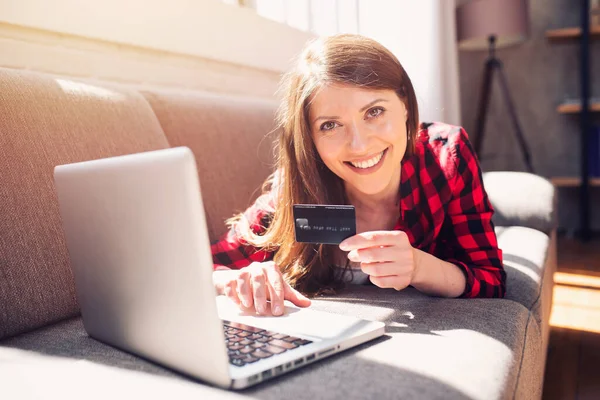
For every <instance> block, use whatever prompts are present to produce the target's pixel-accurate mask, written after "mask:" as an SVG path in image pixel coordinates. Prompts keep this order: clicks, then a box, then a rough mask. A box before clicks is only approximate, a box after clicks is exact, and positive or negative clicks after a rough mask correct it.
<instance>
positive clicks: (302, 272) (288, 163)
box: [228, 34, 419, 294]
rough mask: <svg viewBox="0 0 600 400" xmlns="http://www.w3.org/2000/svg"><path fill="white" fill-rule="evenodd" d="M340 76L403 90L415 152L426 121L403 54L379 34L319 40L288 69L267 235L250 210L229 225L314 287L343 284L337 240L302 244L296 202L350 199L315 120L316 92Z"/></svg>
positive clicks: (300, 283)
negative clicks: (322, 150) (314, 132)
mask: <svg viewBox="0 0 600 400" xmlns="http://www.w3.org/2000/svg"><path fill="white" fill-rule="evenodd" d="M334 82H335V83H343V84H350V85H356V86H357V87H366V88H371V89H391V90H394V91H395V92H396V93H397V95H398V97H399V98H400V99H401V100H402V101H403V102H404V105H405V107H406V109H407V111H408V118H407V122H406V128H407V132H408V146H407V149H406V154H405V157H408V156H410V155H412V154H413V152H414V146H415V140H416V136H417V133H418V126H419V112H418V107H417V100H416V96H415V92H414V89H413V86H412V83H411V81H410V78H409V77H408V75H407V74H406V71H405V70H404V68H403V67H402V65H401V64H400V62H399V61H398V60H397V59H396V57H395V56H394V55H393V54H392V53H391V52H390V51H389V50H387V49H386V48H385V47H384V46H382V45H381V44H379V43H378V42H376V41H374V40H372V39H369V38H366V37H364V36H359V35H350V34H343V35H335V36H329V37H324V38H319V39H316V40H314V41H312V42H310V43H308V45H307V46H306V47H305V48H304V50H303V51H302V52H301V53H300V55H299V57H298V59H297V60H296V63H295V66H294V67H293V68H292V69H291V70H290V71H289V72H288V73H287V74H285V75H284V77H283V79H282V82H281V86H280V94H281V95H282V97H283V98H282V101H281V105H280V108H279V110H278V115H277V122H278V127H279V130H278V132H279V137H278V139H277V141H276V143H277V147H276V153H277V168H276V171H275V172H274V173H273V174H272V175H271V176H270V177H269V179H267V181H266V182H265V185H264V186H263V190H264V191H265V192H266V193H267V194H265V197H267V198H270V203H271V204H272V205H273V207H274V210H273V213H272V215H271V218H270V221H269V223H268V226H266V227H265V229H264V231H263V232H261V233H260V234H257V233H256V232H255V231H253V230H252V229H251V226H250V224H249V223H248V221H247V220H246V219H245V218H244V216H243V214H240V215H237V216H236V217H234V218H232V219H230V220H229V221H228V224H229V225H230V226H235V229H236V230H237V232H238V234H239V235H240V236H241V238H242V239H243V240H244V241H246V242H247V243H248V244H250V245H253V246H255V247H257V248H264V249H267V250H271V251H275V256H274V261H275V263H276V264H277V265H279V266H280V268H281V270H282V272H283V274H284V276H285V278H286V280H287V281H288V282H289V283H290V284H291V285H292V286H293V287H295V288H296V289H298V290H299V291H301V292H304V293H306V294H315V293H319V292H323V291H325V290H327V289H337V288H340V287H341V286H342V285H343V283H342V280H341V276H340V275H339V274H336V273H335V272H334V268H333V262H334V250H335V249H334V247H335V246H331V245H312V244H305V243H296V241H295V239H294V218H293V214H292V205H293V204H348V199H347V197H346V193H345V190H344V186H343V183H342V180H341V179H340V178H339V177H338V176H337V175H335V174H334V173H333V172H331V171H330V170H329V169H328V168H327V167H326V166H325V164H324V163H323V161H322V160H321V157H320V156H319V154H318V152H317V150H316V148H315V145H314V143H313V139H312V137H311V131H310V125H309V123H308V110H309V105H310V99H311V96H312V95H313V94H314V93H315V91H316V90H317V89H318V88H319V87H320V86H321V85H323V84H325V83H334ZM265 197H263V199H265ZM267 200H268V199H267ZM346 267H347V265H346Z"/></svg>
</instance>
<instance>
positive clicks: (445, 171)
mask: <svg viewBox="0 0 600 400" xmlns="http://www.w3.org/2000/svg"><path fill="white" fill-rule="evenodd" d="M400 194H401V200H400V215H399V218H398V221H397V223H396V226H395V227H394V229H396V230H402V231H404V232H406V234H407V235H408V238H409V240H410V243H411V244H412V246H413V247H415V248H417V249H420V250H423V251H425V252H427V253H429V254H432V255H434V256H436V257H437V258H439V259H441V260H444V261H447V262H450V263H452V264H455V265H457V266H458V267H459V268H460V269H461V271H462V272H463V273H464V274H465V277H466V281H467V284H466V287H465V291H464V293H463V294H462V297H504V294H505V291H506V273H505V271H504V268H503V265H502V251H501V250H500V249H499V248H498V242H497V240H496V234H495V232H494V225H493V223H492V214H493V212H494V211H493V209H492V206H491V204H490V202H489V200H488V197H487V194H486V192H485V189H484V187H483V181H482V177H481V170H480V168H479V163H478V161H477V158H476V156H475V153H474V151H473V148H472V147H471V144H470V142H469V139H468V137H467V133H466V132H465V131H464V129H462V128H460V127H456V126H451V125H446V124H441V123H434V124H422V125H421V129H420V131H419V135H418V138H417V144H416V151H415V154H414V155H412V156H410V157H405V159H404V160H403V161H402V175H401V183H400ZM269 199H270V196H269V194H265V195H263V196H261V197H259V199H258V200H257V201H256V202H255V203H254V205H253V206H251V207H250V208H249V209H248V210H246V212H245V216H246V218H248V221H249V222H250V224H251V226H252V229H253V231H254V232H256V233H257V234H260V233H262V232H264V230H265V229H266V225H267V224H268V221H269V219H270V216H271V215H272V212H273V208H272V207H271V206H270V205H269ZM212 254H213V261H214V263H215V268H217V267H218V266H219V265H223V266H227V267H229V268H234V269H239V268H243V267H245V266H247V265H249V264H251V263H252V262H254V261H267V260H270V259H272V258H273V253H269V252H266V251H264V250H261V249H256V248H254V247H251V246H248V245H245V244H243V243H241V241H240V239H239V237H238V236H237V235H236V232H235V229H231V230H230V231H229V232H228V233H227V234H225V235H224V237H223V238H222V239H221V240H220V241H218V242H216V243H214V244H213V245H212Z"/></svg>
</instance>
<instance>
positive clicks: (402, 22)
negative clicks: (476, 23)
mask: <svg viewBox="0 0 600 400" xmlns="http://www.w3.org/2000/svg"><path fill="white" fill-rule="evenodd" d="M359 33H360V34H362V35H365V36H369V37H372V38H373V39H375V40H377V41H379V42H380V43H382V44H383V45H384V46H386V47H387V48H388V49H390V50H391V51H392V52H393V53H394V54H395V55H396V57H397V58H398V60H399V61H400V62H401V63H402V65H403V66H404V68H405V69H406V71H407V73H408V75H409V76H410V78H411V81H412V82H413V85H414V87H415V91H416V93H417V99H418V101H419V111H420V116H421V120H422V121H444V122H448V123H452V124H457V125H459V124H460V92H459V86H458V61H457V47H456V40H455V36H456V35H455V25H454V1H453V0H419V1H413V0H360V3H359Z"/></svg>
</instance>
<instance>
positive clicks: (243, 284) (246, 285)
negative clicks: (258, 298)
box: [236, 270, 254, 308]
mask: <svg viewBox="0 0 600 400" xmlns="http://www.w3.org/2000/svg"><path fill="white" fill-rule="evenodd" d="M236 288H237V293H238V296H239V298H240V300H241V303H242V306H244V307H246V308H250V307H252V306H253V305H254V296H253V293H252V284H251V283H250V272H249V271H247V270H241V271H240V274H239V275H238V278H237V281H236Z"/></svg>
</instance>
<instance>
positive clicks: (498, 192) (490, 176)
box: [483, 171, 557, 234]
mask: <svg viewBox="0 0 600 400" xmlns="http://www.w3.org/2000/svg"><path fill="white" fill-rule="evenodd" d="M483 184H484V186H485V190H486V192H487V194H488V197H489V200H490V202H491V203H492V206H493V207H494V210H495V214H494V217H493V222H494V225H496V226H525V227H528V228H532V229H537V230H539V231H542V232H544V233H546V234H550V232H551V231H552V230H554V229H555V228H556V226H557V216H556V214H557V213H556V191H555V188H554V186H553V185H552V183H550V182H549V181H548V180H547V179H545V178H542V177H541V176H538V175H534V174H530V173H527V172H512V171H498V172H486V173H484V174H483Z"/></svg>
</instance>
